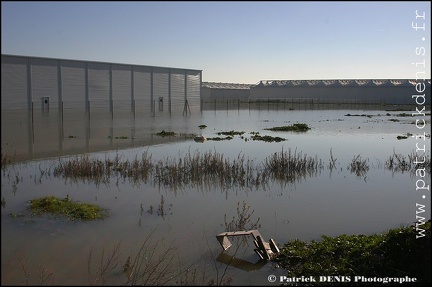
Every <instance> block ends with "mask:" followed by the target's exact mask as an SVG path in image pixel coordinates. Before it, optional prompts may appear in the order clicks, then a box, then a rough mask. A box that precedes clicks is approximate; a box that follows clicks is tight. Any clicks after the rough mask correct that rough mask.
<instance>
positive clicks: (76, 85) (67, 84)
mask: <svg viewBox="0 0 432 287" xmlns="http://www.w3.org/2000/svg"><path fill="white" fill-rule="evenodd" d="M61 65H62V84H63V102H64V105H65V108H84V107H85V83H86V79H85V69H86V64H85V63H84V62H75V61H61Z"/></svg>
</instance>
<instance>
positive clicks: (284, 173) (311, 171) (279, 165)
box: [264, 149, 323, 182]
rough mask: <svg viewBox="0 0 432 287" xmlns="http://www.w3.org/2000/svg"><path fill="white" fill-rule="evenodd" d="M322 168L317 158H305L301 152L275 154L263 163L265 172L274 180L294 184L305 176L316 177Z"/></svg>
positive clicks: (289, 150)
mask: <svg viewBox="0 0 432 287" xmlns="http://www.w3.org/2000/svg"><path fill="white" fill-rule="evenodd" d="M322 168H323V163H322V161H321V160H320V159H318V158H317V157H311V156H307V155H306V154H303V153H302V152H297V149H295V150H294V152H292V151H291V149H288V151H284V150H283V149H282V151H280V152H276V153H274V154H273V155H271V156H269V157H267V158H266V159H265V161H264V170H265V172H266V173H267V174H268V175H269V176H270V177H271V178H272V179H274V180H277V181H282V182H295V181H297V180H299V179H302V178H306V177H307V176H313V175H316V174H317V173H318V172H319V171H320V170H322Z"/></svg>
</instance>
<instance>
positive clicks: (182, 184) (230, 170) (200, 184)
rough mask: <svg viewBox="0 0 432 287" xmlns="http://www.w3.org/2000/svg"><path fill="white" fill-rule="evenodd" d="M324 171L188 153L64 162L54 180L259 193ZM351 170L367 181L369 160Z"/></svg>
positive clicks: (303, 161)
mask: <svg viewBox="0 0 432 287" xmlns="http://www.w3.org/2000/svg"><path fill="white" fill-rule="evenodd" d="M330 156H331V159H330V164H329V165H328V169H329V170H330V171H332V170H333V169H335V168H336V159H335V158H334V157H333V154H332V152H331V151H330ZM385 167H386V168H387V169H390V170H392V171H398V172H405V171H409V172H412V173H413V172H415V171H416V170H417V169H419V168H422V169H424V172H425V173H426V172H427V173H429V174H430V159H429V156H424V157H420V156H418V155H416V154H414V153H413V154H410V155H408V156H403V155H399V154H396V153H394V154H393V155H392V156H391V157H389V159H388V160H387V161H386V162H385ZM323 169H324V164H323V161H322V160H321V159H319V158H318V157H317V156H315V157H312V156H308V155H306V154H303V153H302V152H301V151H300V152H298V151H297V149H295V150H291V149H288V150H287V151H285V150H283V149H282V150H281V151H280V152H275V153H274V154H272V155H270V156H268V157H267V158H265V159H264V161H263V162H261V163H255V162H254V161H253V160H252V159H249V158H246V157H245V155H244V154H239V155H238V156H237V158H234V159H228V158H225V157H224V155H223V154H221V153H218V152H215V151H206V152H199V151H195V152H194V153H191V152H188V153H187V154H186V155H185V156H184V157H180V158H175V157H165V158H162V159H159V160H157V161H153V160H152V156H151V154H149V153H148V152H147V151H145V152H143V153H142V155H141V157H138V155H137V156H135V159H132V160H122V159H121V157H120V156H118V155H116V156H115V158H114V159H109V158H105V159H103V160H102V159H99V158H91V157H90V156H88V155H83V156H80V157H73V158H70V159H62V160H59V162H58V164H57V166H55V167H54V172H53V174H54V176H56V177H63V178H65V179H67V180H74V181H76V180H83V181H84V182H85V181H88V182H92V183H95V184H96V185H99V184H102V183H103V184H107V185H108V184H109V183H110V181H111V179H113V178H117V181H118V180H119V179H123V180H128V181H129V182H131V183H132V184H134V185H139V184H140V183H147V182H152V183H153V184H154V185H157V186H160V187H168V188H170V189H173V190H176V189H178V188H186V187H192V188H200V189H202V188H222V189H228V188H235V187H239V188H259V187H264V188H265V187H266V186H267V185H268V183H269V182H271V181H278V182H280V183H283V184H286V183H294V182H296V181H299V180H302V179H306V178H307V177H311V176H316V175H318V174H319V173H320V172H321V171H322V170H323ZM348 170H349V171H350V172H351V173H355V174H356V175H357V176H365V175H366V173H367V172H368V170H369V159H363V158H362V157H361V156H360V155H357V156H354V158H353V159H352V160H351V162H350V163H349V164H348Z"/></svg>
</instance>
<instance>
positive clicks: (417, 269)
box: [276, 220, 431, 286]
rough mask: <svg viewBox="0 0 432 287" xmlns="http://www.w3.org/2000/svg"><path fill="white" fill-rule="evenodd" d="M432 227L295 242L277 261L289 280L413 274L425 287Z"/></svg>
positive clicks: (429, 258)
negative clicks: (305, 277) (296, 278)
mask: <svg viewBox="0 0 432 287" xmlns="http://www.w3.org/2000/svg"><path fill="white" fill-rule="evenodd" d="M418 228H421V229H422V230H423V231H424V233H423V235H424V236H422V237H419V238H417V236H418V234H417V233H416V232H418V231H417V229H418ZM430 228H431V221H430V220H429V221H428V222H423V223H420V222H417V223H415V224H413V225H411V226H406V227H400V228H393V229H390V230H389V231H387V232H384V233H380V234H372V235H346V234H342V235H340V236H337V237H329V236H322V240H321V241H314V240H312V241H311V242H304V241H300V240H298V239H294V240H290V241H288V243H286V244H285V245H284V247H283V248H280V250H281V252H280V254H279V256H278V258H277V259H276V260H278V261H279V265H280V266H281V267H282V268H284V269H286V270H287V276H288V277H292V276H294V277H300V276H302V275H304V276H331V275H334V274H338V275H340V276H354V275H362V276H365V277H405V276H406V275H407V274H409V277H415V278H416V279H417V284H418V285H421V286H423V285H425V283H430V279H431V271H430V270H431V257H430V256H428V255H429V254H430V251H431V230H430ZM351 283H353V282H351ZM353 284H355V283H353ZM344 285H345V284H344ZM347 285H349V283H348V284H347ZM380 285H382V283H381V284H380Z"/></svg>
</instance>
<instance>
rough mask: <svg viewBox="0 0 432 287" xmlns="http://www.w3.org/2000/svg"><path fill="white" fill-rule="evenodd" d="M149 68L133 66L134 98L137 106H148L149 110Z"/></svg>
mask: <svg viewBox="0 0 432 287" xmlns="http://www.w3.org/2000/svg"><path fill="white" fill-rule="evenodd" d="M150 80H151V68H150V67H140V66H136V67H134V98H135V103H136V107H137V108H141V107H148V110H147V109H146V111H150V99H151V90H150V89H151V83H150Z"/></svg>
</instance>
